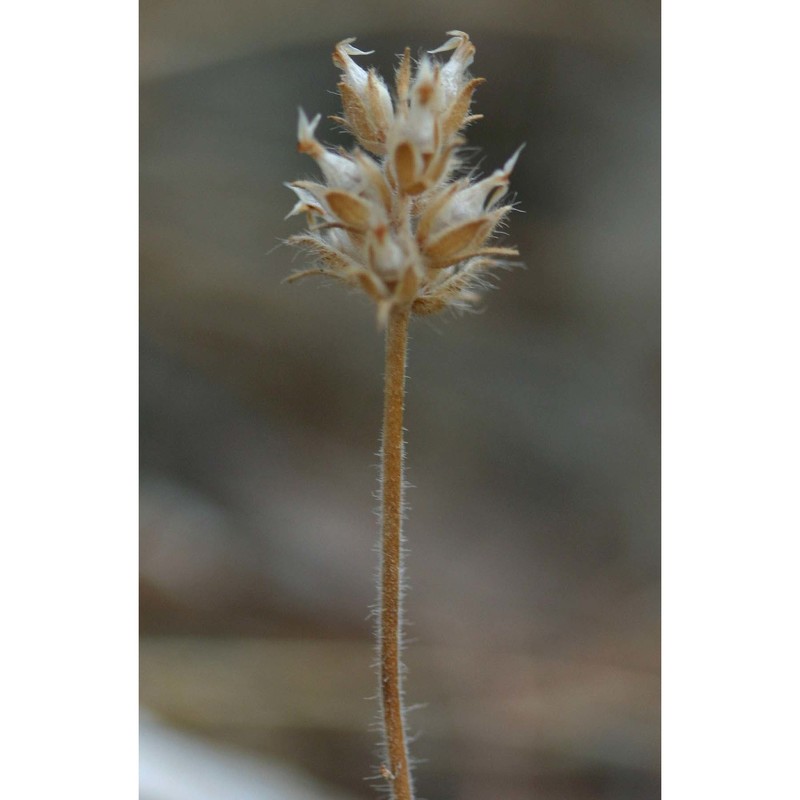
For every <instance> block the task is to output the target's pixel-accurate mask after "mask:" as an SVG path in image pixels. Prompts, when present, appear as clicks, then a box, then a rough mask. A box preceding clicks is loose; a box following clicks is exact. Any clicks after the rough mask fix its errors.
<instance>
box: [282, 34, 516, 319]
mask: <svg viewBox="0 0 800 800" xmlns="http://www.w3.org/2000/svg"><path fill="white" fill-rule="evenodd" d="M448 36H450V37H451V38H450V39H448V41H446V42H445V43H444V44H443V45H442V46H441V47H437V48H436V49H435V50H431V51H430V53H429V54H428V55H425V56H423V57H422V59H421V60H420V62H419V63H418V64H417V66H416V69H413V65H412V59H411V54H410V50H409V49H408V48H406V50H405V52H404V54H403V56H402V58H401V61H400V64H399V66H398V68H397V72H396V74H395V87H394V91H395V94H394V99H392V96H391V95H390V93H389V89H388V88H387V86H386V84H385V83H384V82H383V80H382V78H381V77H380V76H379V75H378V74H377V72H375V70H374V69H370V70H366V69H364V68H363V67H362V66H361V65H360V64H358V63H357V62H356V61H355V60H354V57H355V58H358V57H360V56H365V55H369V54H370V53H371V52H372V51H363V50H359V49H357V48H356V47H354V46H353V42H354V41H355V40H354V39H345V40H344V41H342V42H339V44H337V45H336V47H335V48H334V51H333V63H334V64H335V65H336V66H337V67H338V68H339V69H340V70H341V73H342V74H341V77H340V81H339V84H338V88H339V94H340V96H341V99H342V108H343V110H342V116H340V117H334V118H333V119H334V120H336V121H337V122H339V123H340V124H342V125H343V126H344V127H345V128H347V130H349V131H350V132H351V133H352V134H353V136H354V137H355V139H356V142H357V143H358V147H356V148H355V149H354V150H353V151H352V152H351V153H344V152H338V151H335V150H331V149H329V148H327V147H324V146H323V145H322V144H320V142H319V141H318V140H317V138H316V133H315V131H316V128H317V125H318V124H319V120H320V117H319V115H317V116H316V117H314V119H313V120H309V119H308V117H306V115H305V113H304V112H303V111H302V109H301V110H300V116H299V121H298V129H297V142H298V144H297V147H298V150H299V151H300V152H302V153H307V154H308V155H310V156H311V157H312V158H313V159H314V160H315V161H316V162H317V164H318V165H319V168H320V170H321V171H322V174H323V177H324V181H325V182H324V183H315V182H314V181H295V182H293V183H291V184H287V186H288V187H289V188H290V189H291V190H292V191H293V192H294V193H295V195H297V203H296V204H295V206H294V207H293V208H292V210H291V211H290V212H289V215H288V216H292V215H295V214H305V215H306V219H307V222H308V230H307V231H306V232H305V233H303V234H300V235H298V236H293V237H291V238H290V239H289V240H288V241H289V243H290V244H292V245H295V246H297V247H299V248H301V249H303V250H305V251H306V252H308V253H309V254H310V255H311V256H312V258H313V259H314V261H315V262H316V264H317V266H316V267H315V268H313V269H309V270H303V271H301V272H298V273H295V275H294V276H292V277H297V278H299V277H304V276H306V275H312V274H314V275H316V274H321V275H326V276H329V277H333V278H336V279H338V280H340V281H342V282H344V283H346V284H349V285H350V286H354V287H357V288H360V289H361V290H363V291H364V292H365V293H366V294H367V295H368V296H369V297H371V298H372V299H373V300H374V301H375V302H376V303H377V305H378V317H379V320H381V319H386V318H387V316H388V313H389V311H391V309H392V307H402V308H410V309H411V310H412V311H413V312H414V313H417V314H432V313H436V312H438V311H442V310H444V309H446V308H466V307H469V306H470V305H471V304H473V303H474V302H475V301H476V300H477V298H478V293H477V291H476V290H478V289H481V288H483V287H485V286H486V276H487V273H488V272H489V271H491V269H492V268H493V267H496V266H498V265H500V264H504V263H507V259H508V258H510V257H514V256H517V255H518V253H517V251H516V249H514V248H512V247H495V246H491V245H490V244H489V242H490V240H491V239H492V237H493V236H494V235H495V233H496V232H497V229H498V226H499V225H500V224H501V223H502V221H503V220H504V219H505V217H506V216H507V215H508V213H509V212H510V211H511V210H512V206H511V205H508V204H506V205H501V202H502V200H503V198H504V197H505V195H506V193H507V191H508V183H509V178H510V175H511V172H512V170H513V168H514V165H515V164H516V161H517V158H518V156H519V153H520V150H521V149H522V148H521V147H520V148H519V149H518V150H517V151H516V152H515V153H514V154H513V155H512V156H511V158H509V159H508V161H506V163H505V165H504V166H503V167H502V169H498V170H495V172H493V173H492V174H491V175H489V176H488V177H485V178H483V179H481V180H473V179H471V178H469V177H462V178H458V179H456V178H455V177H454V172H456V171H457V170H458V168H459V166H460V165H461V161H460V159H459V157H458V148H459V146H461V145H462V144H463V143H464V141H465V140H464V138H463V136H462V135H461V131H462V130H463V128H465V127H466V126H467V125H468V124H469V123H470V122H473V121H474V120H476V119H480V115H471V114H470V104H471V102H472V96H473V94H474V92H475V89H476V88H477V87H478V86H479V85H480V84H481V83H483V78H471V77H470V76H469V74H468V73H467V70H468V68H469V66H470V65H471V64H472V61H473V58H474V56H475V46H474V45H473V43H472V42H471V41H470V38H469V36H467V34H466V33H463V32H462V31H448ZM440 53H449V57H448V59H447V60H446V61H444V62H439V61H438V60H436V59H435V56H436V55H438V54H440ZM432 57H433V58H432ZM365 151H366V152H365ZM370 153H371V154H372V155H370Z"/></svg>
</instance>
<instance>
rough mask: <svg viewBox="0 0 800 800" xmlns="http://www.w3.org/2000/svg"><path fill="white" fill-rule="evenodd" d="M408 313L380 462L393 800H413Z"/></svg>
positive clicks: (387, 385)
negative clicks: (407, 650) (406, 705)
mask: <svg viewBox="0 0 800 800" xmlns="http://www.w3.org/2000/svg"><path fill="white" fill-rule="evenodd" d="M408 317H409V311H408V309H398V308H395V309H393V310H392V312H391V314H390V316H389V324H388V326H387V329H386V374H385V377H384V405H383V447H382V463H381V486H382V493H381V512H382V514H381V518H382V528H383V530H382V550H381V554H382V558H381V586H380V628H379V631H378V646H379V650H380V685H381V701H382V709H383V731H384V744H385V748H386V758H387V759H388V761H389V763H388V765H387V764H384V765H383V766H382V768H381V772H382V774H383V776H384V777H385V778H386V779H387V781H388V783H389V785H390V787H391V792H392V798H393V800H413V797H414V795H413V790H412V785H411V773H410V770H409V766H408V747H407V745H406V734H405V730H404V716H405V714H404V709H403V687H402V676H401V674H400V638H401V626H402V591H403V587H402V546H401V534H402V524H403V400H404V397H405V380H406V348H407V343H408Z"/></svg>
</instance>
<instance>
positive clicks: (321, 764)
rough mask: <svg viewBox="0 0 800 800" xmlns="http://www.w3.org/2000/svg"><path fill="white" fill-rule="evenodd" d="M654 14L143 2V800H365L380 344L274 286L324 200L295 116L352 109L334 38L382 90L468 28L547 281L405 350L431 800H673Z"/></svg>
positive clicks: (586, 7) (346, 308) (325, 289)
mask: <svg viewBox="0 0 800 800" xmlns="http://www.w3.org/2000/svg"><path fill="white" fill-rule="evenodd" d="M659 14H660V8H659V4H658V3H657V2H652V1H651V0H610V2H605V3H597V2H592V0H558V1H557V2H556V1H555V0H544V2H536V3H530V2H522V1H521V0H495V2H493V3H492V4H488V3H487V4H483V3H476V2H463V3H456V2H452V1H451V0H442V1H441V2H437V3H422V2H417V1H416V0H414V1H413V2H408V1H407V2H404V3H387V2H385V0H378V1H374V2H370V3H356V2H343V3H337V2H321V1H320V0H306V1H305V2H303V3H295V2H292V3H285V2H277V1H273V2H270V1H269V0H267V1H266V2H255V0H229V1H228V2H225V3H221V2H210V0H192V2H189V1H188V0H177V1H176V2H169V1H163V2H159V1H157V0H143V2H142V3H141V107H140V115H141V258H142V262H141V295H140V297H141V635H142V639H141V671H140V675H141V701H142V706H143V714H142V726H141V737H142V742H141V775H142V784H141V796H142V798H144V800H178V799H180V800H184V799H185V800H216V798H226V800H231V799H234V798H235V799H236V800H249V799H250V798H253V800H256V798H259V799H262V800H263V798H282V800H300V799H303V800H305V799H308V800H310V799H311V798H315V800H326V798H330V800H334V799H335V798H338V799H339V800H347V799H348V798H349V800H366V798H370V797H374V796H375V791H374V788H373V786H372V784H371V783H370V781H369V780H366V779H367V778H368V777H369V776H370V775H374V774H375V773H376V766H377V764H378V761H377V757H376V755H375V745H376V743H377V740H378V736H377V734H376V732H375V730H374V726H373V723H374V721H375V703H374V702H373V701H372V700H370V699H368V698H370V697H371V696H373V695H374V692H375V686H376V678H375V676H374V673H373V670H372V666H371V665H372V662H373V659H374V653H373V646H372V637H371V634H372V621H371V620H370V619H369V618H368V611H369V607H370V605H371V604H372V603H373V602H374V600H375V596H376V588H375V583H374V574H375V570H376V567H377V553H376V552H375V545H376V543H377V526H376V518H375V516H374V513H373V511H374V507H375V504H376V501H375V497H374V492H375V490H376V487H377V461H378V460H377V456H376V452H377V449H378V435H379V428H380V417H381V392H382V354H383V342H382V338H381V336H380V335H379V334H378V333H377V332H376V329H375V320H374V311H373V308H372V307H371V305H370V303H369V302H367V301H366V300H365V299H363V298H361V297H360V296H357V295H349V294H348V293H347V292H345V291H342V289H341V288H339V287H338V286H331V287H329V286H324V285H322V284H320V283H318V282H314V281H313V280H311V281H308V282H305V283H301V284H296V285H292V286H286V285H284V284H282V283H281V280H282V279H283V278H284V277H285V276H286V275H287V274H288V272H289V271H290V270H291V269H292V267H293V259H294V258H295V256H294V253H293V252H291V251H289V250H288V249H287V248H285V247H282V246H279V241H280V240H281V239H282V238H285V237H287V236H289V235H291V234H292V233H293V232H296V231H297V230H298V229H299V227H300V225H301V224H302V223H301V222H299V221H298V219H296V218H295V219H290V220H287V221H283V217H284V215H285V214H286V213H287V212H288V210H289V209H290V208H291V206H292V205H293V203H294V198H293V195H292V194H291V193H290V192H289V191H288V190H287V189H286V188H285V187H283V185H282V184H283V182H284V181H289V180H293V179H295V178H299V177H303V176H311V175H313V174H314V165H313V163H312V162H310V160H306V159H305V158H303V157H302V156H299V155H298V154H297V153H296V151H295V124H296V115H297V106H298V105H300V104H302V105H303V107H304V108H305V109H306V111H308V112H309V114H313V113H316V112H322V113H323V116H324V115H325V114H329V113H335V112H336V111H338V103H337V98H336V96H335V95H334V94H333V92H334V90H335V84H336V80H337V71H336V69H335V68H334V67H333V65H332V63H331V61H330V53H331V50H332V46H333V44H334V43H335V42H336V41H338V40H340V39H342V38H345V37H347V36H358V45H359V46H361V47H362V48H364V49H373V48H374V49H375V50H376V51H377V52H376V54H375V55H374V56H371V57H369V58H368V59H364V60H363V61H364V63H370V64H375V65H377V66H378V67H379V68H380V69H381V71H382V72H383V74H384V75H388V74H391V70H392V69H393V65H394V63H395V60H396V59H395V54H397V53H400V52H402V49H403V47H404V46H405V45H406V44H408V45H410V46H411V47H412V52H413V53H415V54H418V53H419V52H420V51H421V50H427V49H431V48H434V47H437V46H438V45H440V44H442V42H444V41H445V39H446V36H445V31H447V30H450V29H452V28H458V29H462V30H465V31H467V32H469V34H470V36H471V37H472V39H473V41H474V42H475V44H476V46H477V48H478V52H477V56H476V61H475V64H474V65H473V68H472V72H473V74H475V75H480V76H484V77H486V78H487V79H488V83H487V84H486V85H485V86H483V87H481V88H480V89H479V90H478V92H477V95H476V102H475V104H474V109H475V112H477V113H482V114H484V115H485V119H484V120H483V121H482V122H479V123H477V124H476V125H474V126H473V127H472V128H471V129H470V130H469V136H470V144H471V145H474V146H476V147H479V148H481V153H480V154H479V155H476V160H477V163H479V164H480V168H481V170H482V171H483V172H489V171H491V170H493V169H494V168H495V167H497V166H499V165H501V164H502V163H503V161H504V160H505V159H506V158H507V157H508V156H509V155H510V154H511V153H512V152H513V151H514V149H515V148H516V147H517V146H518V145H519V144H520V143H521V142H526V143H527V147H526V149H525V150H524V152H523V154H522V157H521V159H520V161H519V164H518V166H517V168H516V170H515V173H514V176H513V180H512V188H513V189H514V191H515V192H516V195H517V199H518V200H519V205H520V207H521V209H522V210H523V211H524V213H521V214H515V215H513V216H512V219H511V224H510V236H509V239H508V243H515V244H517V245H518V246H519V249H520V252H521V253H522V259H523V260H524V262H525V265H526V267H525V268H524V269H515V270H513V271H510V272H507V273H503V274H502V275H501V276H500V280H499V282H498V284H499V288H498V290H497V291H494V292H491V293H490V294H489V295H488V296H487V297H486V301H485V303H484V308H483V310H482V313H479V314H470V315H466V316H463V317H449V316H448V317H438V318H427V319H425V320H418V321H417V322H416V324H414V325H413V327H412V342H411V350H410V357H409V373H410V380H409V384H408V406H407V420H406V425H407V428H408V436H407V442H408V479H409V481H410V482H411V484H412V485H413V487H414V488H412V489H411V490H410V492H409V498H408V499H409V502H410V505H411V512H410V518H409V522H408V525H407V528H406V532H407V536H408V540H409V554H408V559H407V573H408V577H409V582H410V585H411V591H410V593H409V597H408V607H407V615H408V617H409V619H410V621H411V625H410V627H409V629H408V636H409V639H410V640H411V642H410V645H409V647H408V650H407V653H406V662H407V665H408V670H409V673H408V682H407V695H408V701H409V703H411V704H418V703H419V704H425V705H423V706H422V707H421V708H419V709H417V710H415V711H414V712H413V713H412V714H411V717H410V722H411V727H412V729H413V731H414V732H416V733H418V734H419V736H418V738H417V739H416V741H415V743H414V745H413V753H414V755H415V756H416V757H417V758H418V759H420V764H419V765H418V767H417V770H416V776H417V785H418V790H419V796H420V798H427V800H518V799H519V800H522V798H539V799H540V800H557V799H558V800H589V798H592V800H600V799H601V798H602V799H603V800H605V799H608V800H611V799H612V798H613V799H614V800H629V799H630V800H649V798H656V797H658V796H660V791H659V578H660V574H659V396H660V389H659V371H660V367H659V345H660V334H659V156H660V153H659V147H660V145H659V122H660V121H659V102H660V100H659V92H660V73H659V70H660V67H659V61H660V52H659ZM320 136H321V138H322V139H323V140H324V141H327V142H329V143H334V144H348V142H347V140H346V139H345V138H344V137H342V136H341V135H339V134H338V133H337V132H336V131H335V130H334V127H333V125H329V126H328V125H325V124H324V123H323V126H322V127H321V129H320ZM299 263H300V262H296V263H295V264H294V266H299Z"/></svg>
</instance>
